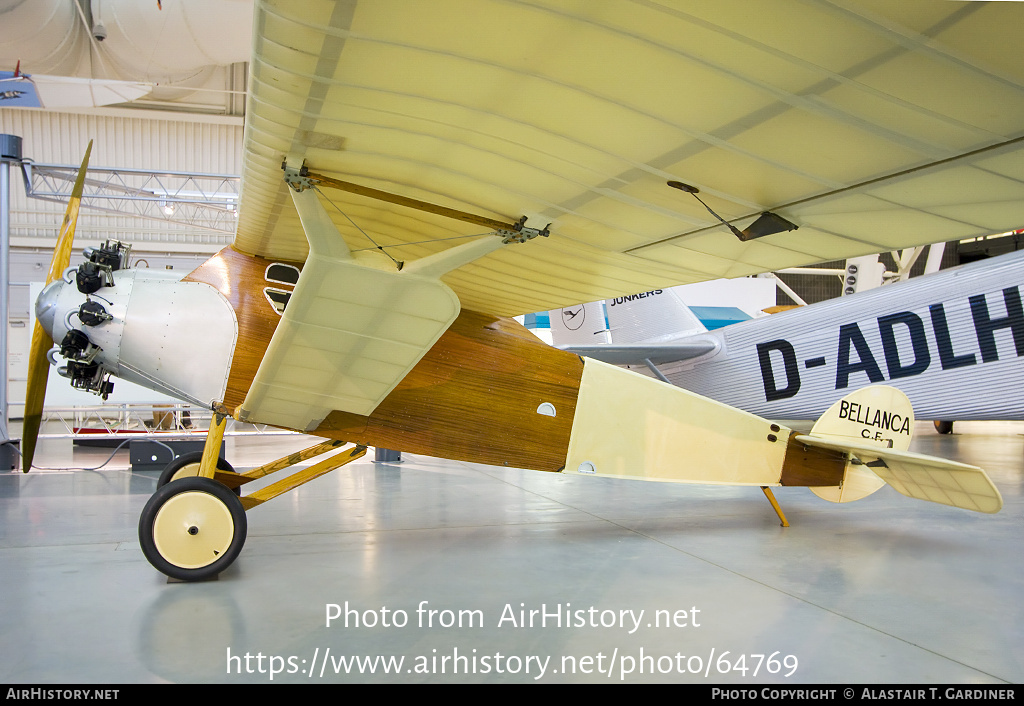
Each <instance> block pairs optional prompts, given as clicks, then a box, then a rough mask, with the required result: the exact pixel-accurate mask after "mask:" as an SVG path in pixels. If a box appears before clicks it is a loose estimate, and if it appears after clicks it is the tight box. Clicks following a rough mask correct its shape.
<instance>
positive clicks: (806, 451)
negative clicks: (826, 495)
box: [781, 434, 846, 487]
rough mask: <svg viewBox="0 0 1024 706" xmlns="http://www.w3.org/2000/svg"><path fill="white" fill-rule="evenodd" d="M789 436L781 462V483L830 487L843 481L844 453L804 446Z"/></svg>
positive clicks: (844, 469)
mask: <svg viewBox="0 0 1024 706" xmlns="http://www.w3.org/2000/svg"><path fill="white" fill-rule="evenodd" d="M795 436H796V434H793V435H791V436H790V439H789V446H787V447H786V460H785V461H784V462H783V464H782V478H781V482H782V485H800V486H814V487H821V486H824V487H831V486H836V485H839V484H840V483H841V482H842V481H843V474H844V473H845V471H846V454H844V453H840V452H839V451H832V450H830V449H821V448H816V447H811V446H804V445H803V444H801V443H798V442H795V441H793V437H795Z"/></svg>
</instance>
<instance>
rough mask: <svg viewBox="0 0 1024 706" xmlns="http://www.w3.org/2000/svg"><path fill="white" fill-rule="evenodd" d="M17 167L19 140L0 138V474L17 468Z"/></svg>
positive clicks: (9, 136) (10, 137) (19, 153)
mask: <svg viewBox="0 0 1024 706" xmlns="http://www.w3.org/2000/svg"><path fill="white" fill-rule="evenodd" d="M15 164H18V165H20V164H21V138H20V137H18V136H17V135H0V471H13V470H14V469H15V468H17V467H18V449H17V442H14V441H11V437H10V434H9V433H8V426H7V372H8V366H9V363H8V360H7V334H8V331H9V327H10V320H9V313H10V306H9V301H10V291H11V290H10V286H11V284H10V280H11V232H10V226H11V167H13V166H14V165H15Z"/></svg>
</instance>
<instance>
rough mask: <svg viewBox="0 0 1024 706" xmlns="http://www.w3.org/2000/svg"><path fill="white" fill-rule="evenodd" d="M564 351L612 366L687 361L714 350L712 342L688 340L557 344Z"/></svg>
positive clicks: (714, 345)
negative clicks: (652, 342) (673, 341)
mask: <svg viewBox="0 0 1024 706" xmlns="http://www.w3.org/2000/svg"><path fill="white" fill-rule="evenodd" d="M557 347H558V348H561V349H562V350H564V351H569V352H570V353H575V354H576V355H582V356H585V357H587V358H593V359H594V360H600V361H601V362H602V363H609V364H611V365H644V364H645V363H646V361H648V360H649V361H651V362H652V363H654V364H655V365H660V364H662V363H671V362H673V361H677V360H688V359H690V358H696V357H698V356H701V355H704V354H705V353H710V352H711V351H713V350H715V347H716V344H715V342H714V341H710V340H708V341H690V342H686V343H662V344H651V343H632V344H623V345H614V344H601V343H599V344H588V345H577V346H557Z"/></svg>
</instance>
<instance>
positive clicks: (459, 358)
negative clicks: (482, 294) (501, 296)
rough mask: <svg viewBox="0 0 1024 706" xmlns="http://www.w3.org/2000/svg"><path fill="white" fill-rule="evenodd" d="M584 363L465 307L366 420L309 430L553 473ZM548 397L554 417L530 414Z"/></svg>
mask: <svg viewBox="0 0 1024 706" xmlns="http://www.w3.org/2000/svg"><path fill="white" fill-rule="evenodd" d="M582 374H583V363H582V361H581V360H580V359H579V358H578V357H577V356H575V355H572V354H570V353H566V352H564V351H559V350H556V349H554V348H552V347H550V346H548V345H547V344H545V343H543V342H542V341H540V340H539V339H537V338H536V337H535V336H534V335H533V334H531V333H530V332H529V331H527V330H526V329H525V328H523V327H522V326H520V325H519V324H518V323H516V322H515V321H513V320H512V319H499V318H496V317H492V316H489V315H486V314H480V313H477V312H471V311H464V312H462V314H460V315H459V318H458V319H456V321H455V323H453V324H452V326H451V327H450V328H449V329H448V331H447V332H446V333H445V334H444V335H443V336H442V337H441V338H440V340H438V342H437V343H436V344H435V345H434V347H433V348H431V349H430V351H429V352H428V353H427V354H426V356H424V358H423V359H422V360H421V361H420V362H419V363H418V364H417V365H416V367H414V368H413V369H412V371H411V372H410V373H409V375H408V376H406V378H405V379H404V380H403V381H402V382H401V383H399V385H398V387H397V388H395V390H394V391H393V392H392V393H391V394H390V395H388V397H386V398H385V399H384V401H383V402H382V403H381V404H380V406H379V407H377V409H376V410H375V411H374V412H373V414H371V415H370V416H369V417H362V416H358V415H354V414H348V413H343V412H334V413H332V414H331V415H329V416H328V417H327V419H325V420H324V422H323V423H322V424H321V425H320V427H319V428H318V429H317V430H316V432H314V433H316V434H318V435H321V436H332V437H335V438H345V439H348V440H351V441H355V442H358V443H362V444H367V445H370V446H380V447H383V448H389V449H396V450H398V451H408V452H411V453H422V454H426V455H429V456H439V457H442V458H450V459H457V460H463V461H473V462H477V463H487V464H492V465H497V466H514V467H518V468H532V469H536V470H543V471H557V470H559V469H560V468H561V467H562V465H563V464H564V463H565V456H566V452H567V450H568V444H569V434H570V432H571V431H572V420H573V415H574V413H575V410H576V398H577V396H578V394H579V382H580V377H581V375H582ZM544 402H548V403H550V404H551V405H553V406H554V408H555V411H556V416H554V417H549V416H545V415H542V414H538V413H537V409H538V407H539V406H540V405H541V404H542V403H544Z"/></svg>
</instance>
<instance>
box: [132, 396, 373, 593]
mask: <svg viewBox="0 0 1024 706" xmlns="http://www.w3.org/2000/svg"><path fill="white" fill-rule="evenodd" d="M227 416H228V415H227V414H226V413H225V412H224V411H223V410H217V412H216V414H215V415H214V419H213V423H212V424H211V426H210V432H209V434H208V435H207V437H206V444H205V446H204V447H203V452H202V455H201V456H200V455H199V454H195V455H189V456H187V457H186V456H182V457H179V458H178V459H175V461H173V462H172V463H171V464H170V465H168V467H167V468H166V469H165V470H164V472H163V473H162V474H161V476H160V480H159V482H158V484H157V491H156V492H155V493H153V496H152V497H151V498H150V499H149V502H147V503H146V507H145V508H144V509H143V511H142V517H141V518H140V519H139V542H140V543H141V545H142V553H143V554H145V556H146V559H148V560H149V563H150V564H152V565H153V566H154V567H155V568H156V569H158V570H159V571H161V572H162V573H164V574H166V575H167V576H169V577H170V578H172V579H177V580H179V581H200V580H204V579H209V578H213V577H214V576H216V575H217V574H219V573H220V572H221V571H223V570H224V569H226V568H227V567H228V566H230V565H231V563H232V562H233V561H234V560H235V559H236V558H237V557H238V554H239V552H241V550H242V545H243V544H244V543H245V536H246V531H247V522H246V515H245V511H246V510H249V509H251V508H254V507H256V506H257V505H261V504H263V503H265V502H267V501H268V500H270V499H272V498H275V497H277V496H278V495H281V494H282V493H285V492H287V491H289V490H292V489H294V488H298V487H299V486H300V485H302V484H303V483H308V482H309V481H311V480H313V479H314V478H319V477H320V476H322V475H324V474H326V473H329V472H331V471H333V470H334V469H336V468H340V467H341V466H344V465H345V464H347V463H351V462H352V461H355V460H356V459H357V458H360V457H362V456H363V455H364V454H365V453H366V447H365V446H359V445H356V446H353V447H350V448H347V449H343V450H341V451H339V452H338V453H337V454H335V455H334V456H331V457H330V458H328V459H326V460H324V461H321V462H319V463H317V464H315V465H313V466H310V467H308V468H304V469H302V470H300V471H297V472H295V473H293V474H292V475H290V476H288V477H286V478H283V479H281V480H279V481H277V482H276V483H272V484H270V485H268V486H265V487H263V488H261V489H259V490H257V491H255V492H253V493H251V494H249V495H246V496H241V487H242V486H243V485H245V484H246V483H249V482H250V481H253V480H256V479H257V478H263V477H265V476H268V475H270V474H271V473H276V472H278V471H282V470H284V469H286V468H290V467H292V466H294V465H295V464H297V463H300V462H302V461H306V460H308V459H311V458H314V457H316V456H320V455H322V454H324V453H327V452H328V451H334V450H335V449H338V448H339V447H341V446H344V445H345V443H346V442H344V441H334V440H331V441H325V442H323V443H320V444H316V445H315V446H311V447H309V448H308V449H304V450H302V451H299V452H297V453H293V454H291V455H289V456H286V457H284V458H281V459H278V460H277V461H273V462H271V463H268V464H265V465H263V466H260V467H258V468H253V469H252V470H250V471H246V472H244V473H236V472H235V471H234V470H233V469H232V468H231V466H230V465H229V464H227V463H226V462H225V461H224V460H223V459H220V458H219V455H220V446H221V442H222V440H223V439H224V429H225V427H226V426H227Z"/></svg>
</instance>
